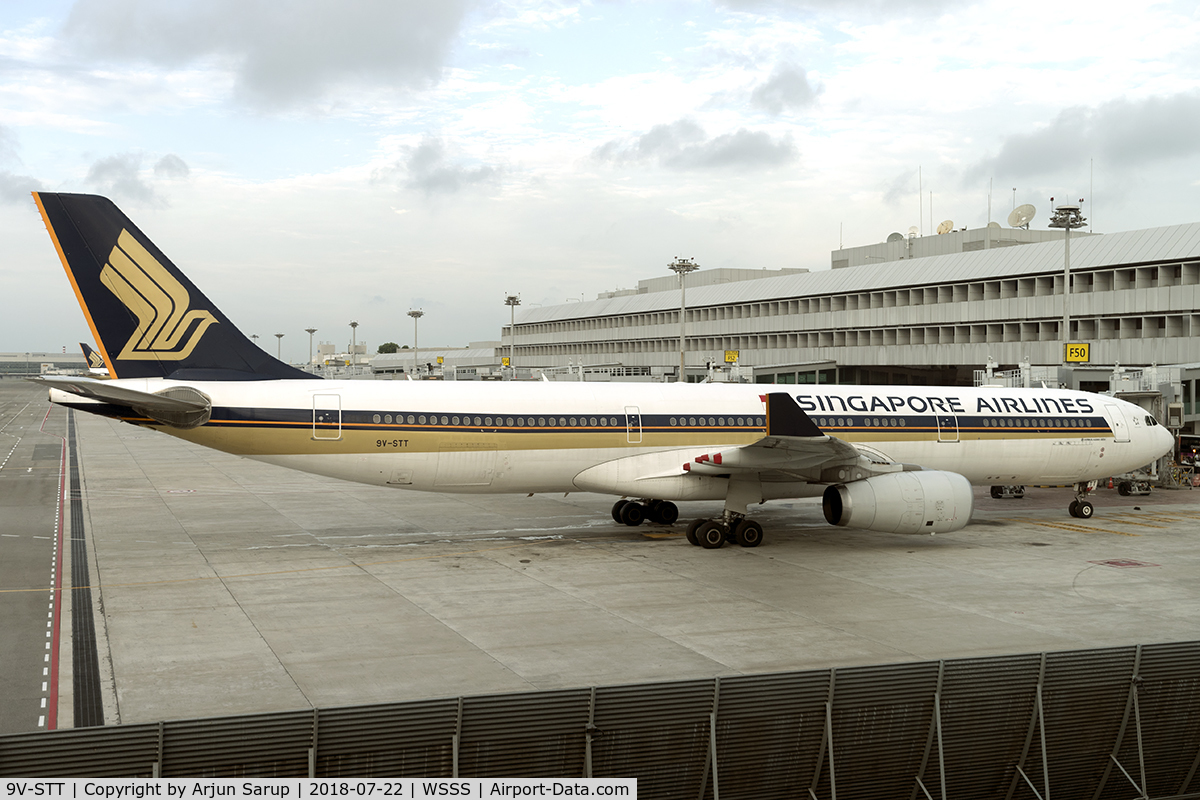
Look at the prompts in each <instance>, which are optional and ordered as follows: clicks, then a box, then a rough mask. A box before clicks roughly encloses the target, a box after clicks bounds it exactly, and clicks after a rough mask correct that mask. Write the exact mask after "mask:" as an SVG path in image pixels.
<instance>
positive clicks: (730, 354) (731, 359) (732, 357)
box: [725, 350, 741, 364]
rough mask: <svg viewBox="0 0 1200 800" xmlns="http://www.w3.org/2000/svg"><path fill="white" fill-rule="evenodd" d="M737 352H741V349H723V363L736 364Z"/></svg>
mask: <svg viewBox="0 0 1200 800" xmlns="http://www.w3.org/2000/svg"><path fill="white" fill-rule="evenodd" d="M739 352H741V351H740V350H726V351H725V363H726V364H736V363H737V360H738V353H739Z"/></svg>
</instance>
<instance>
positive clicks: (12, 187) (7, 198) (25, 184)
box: [0, 170, 42, 203]
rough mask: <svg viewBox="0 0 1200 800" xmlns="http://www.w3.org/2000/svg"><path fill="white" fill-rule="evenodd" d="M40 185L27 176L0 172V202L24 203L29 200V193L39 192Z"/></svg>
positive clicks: (39, 182)
mask: <svg viewBox="0 0 1200 800" xmlns="http://www.w3.org/2000/svg"><path fill="white" fill-rule="evenodd" d="M41 190H42V183H41V181H39V180H38V179H37V178H33V177H30V176H29V175H14V174H13V173H11V172H9V171H7V170H0V202H2V203H24V202H26V201H27V200H29V193H30V192H40V191H41Z"/></svg>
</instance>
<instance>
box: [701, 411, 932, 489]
mask: <svg viewBox="0 0 1200 800" xmlns="http://www.w3.org/2000/svg"><path fill="white" fill-rule="evenodd" d="M766 398H767V431H766V434H767V435H766V436H764V437H763V438H761V439H759V440H758V441H757V442H754V443H753V444H748V445H743V446H741V447H733V448H729V449H727V450H722V451H720V452H717V453H707V454H705V455H702V456H698V457H697V458H695V459H694V460H693V461H691V462H689V463H687V464H684V465H683V470H684V472H688V473H691V474H694V475H731V476H732V475H735V474H738V473H742V474H746V473H757V474H758V476H759V477H760V478H761V479H762V480H767V481H771V480H776V481H777V480H807V481H816V482H840V481H846V480H858V479H860V478H865V477H869V476H870V475H877V474H879V473H883V472H901V471H908V470H915V469H920V467H913V466H908V465H904V464H897V463H894V462H880V461H876V460H874V459H871V458H868V457H867V455H866V454H864V453H863V452H862V451H860V450H859V449H858V448H856V447H855V446H854V445H852V444H850V443H849V442H844V441H842V440H841V439H838V438H836V437H833V436H829V435H828V434H825V433H822V432H821V429H820V428H818V427H817V426H816V424H815V423H814V422H813V421H812V420H811V419H810V418H809V416H808V415H807V414H805V413H804V411H803V410H802V409H801V408H800V406H798V405H796V401H795V400H794V399H792V397H791V395H789V394H786V393H784V392H775V393H772V394H768V395H767V396H766Z"/></svg>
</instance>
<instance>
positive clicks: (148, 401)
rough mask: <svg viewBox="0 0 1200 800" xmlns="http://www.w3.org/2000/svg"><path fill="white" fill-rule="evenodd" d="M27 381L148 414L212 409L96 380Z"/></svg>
mask: <svg viewBox="0 0 1200 800" xmlns="http://www.w3.org/2000/svg"><path fill="white" fill-rule="evenodd" d="M26 380H30V381H33V382H34V383H40V384H43V385H45V386H48V387H49V388H51V389H58V390H59V391H62V392H67V393H68V394H73V395H76V396H77V397H86V398H87V399H89V400H97V401H99V402H101V403H112V404H113V405H118V406H128V407H129V408H133V409H137V410H138V411H144V412H149V411H156V412H159V413H164V412H165V413H172V412H173V413H196V412H203V411H206V410H207V409H208V407H209V405H208V403H206V402H205V401H203V400H198V399H190V398H181V397H167V396H165V395H161V394H151V393H150V392H139V391H138V390H137V389H130V388H128V387H125V386H119V385H117V384H115V383H113V381H103V380H96V379H95V378H82V377H60V376H57V375H38V376H36V377H31V378H27V379H26ZM197 394H198V393H197Z"/></svg>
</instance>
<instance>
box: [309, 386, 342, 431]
mask: <svg viewBox="0 0 1200 800" xmlns="http://www.w3.org/2000/svg"><path fill="white" fill-rule="evenodd" d="M312 400H313V428H312V438H313V439H321V440H324V441H331V442H333V441H337V440H339V439H341V438H342V396H341V395H340V394H314V395H313V398H312Z"/></svg>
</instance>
